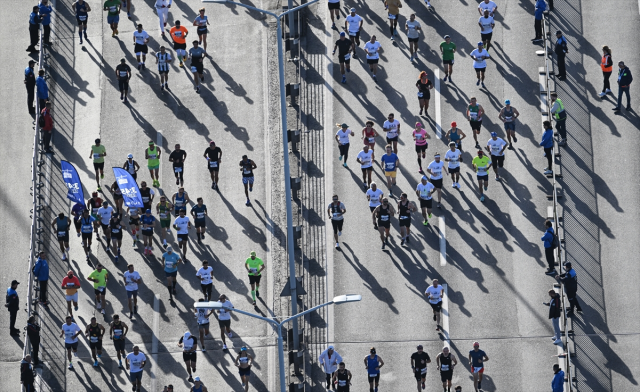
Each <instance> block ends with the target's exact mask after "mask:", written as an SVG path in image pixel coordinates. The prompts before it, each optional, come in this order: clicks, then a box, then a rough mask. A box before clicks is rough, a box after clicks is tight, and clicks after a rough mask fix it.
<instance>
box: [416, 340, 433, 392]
mask: <svg viewBox="0 0 640 392" xmlns="http://www.w3.org/2000/svg"><path fill="white" fill-rule="evenodd" d="M416 349H417V350H418V351H416V352H415V353H413V354H411V369H412V370H413V374H414V376H415V377H416V381H417V383H418V392H420V387H422V389H424V388H425V385H424V382H425V381H426V379H427V364H428V363H431V358H429V354H427V353H426V352H425V351H423V349H424V348H423V347H422V345H421V344H419V345H418V347H416Z"/></svg>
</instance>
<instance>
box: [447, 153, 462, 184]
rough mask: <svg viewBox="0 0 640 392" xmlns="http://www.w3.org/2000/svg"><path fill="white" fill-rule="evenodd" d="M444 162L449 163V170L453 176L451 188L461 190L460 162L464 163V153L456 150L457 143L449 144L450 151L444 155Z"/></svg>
mask: <svg viewBox="0 0 640 392" xmlns="http://www.w3.org/2000/svg"><path fill="white" fill-rule="evenodd" d="M444 161H445V162H447V163H448V164H447V169H448V170H449V174H451V181H452V184H451V186H452V187H454V188H458V190H460V183H459V182H458V181H460V162H462V152H461V151H460V150H458V149H457V148H456V143H455V142H450V143H449V150H448V151H447V152H446V154H444Z"/></svg>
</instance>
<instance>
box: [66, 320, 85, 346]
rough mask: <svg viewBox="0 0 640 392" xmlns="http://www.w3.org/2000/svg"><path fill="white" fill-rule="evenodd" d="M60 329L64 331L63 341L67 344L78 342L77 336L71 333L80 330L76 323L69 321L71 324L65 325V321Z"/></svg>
mask: <svg viewBox="0 0 640 392" xmlns="http://www.w3.org/2000/svg"><path fill="white" fill-rule="evenodd" d="M62 330H63V331H64V342H65V343H68V344H73V343H78V337H77V336H76V337H75V338H74V337H73V335H75V334H77V333H78V332H82V330H81V329H80V327H78V324H76V323H71V325H67V323H64V324H62Z"/></svg>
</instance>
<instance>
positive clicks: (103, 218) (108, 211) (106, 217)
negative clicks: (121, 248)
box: [97, 200, 113, 252]
mask: <svg viewBox="0 0 640 392" xmlns="http://www.w3.org/2000/svg"><path fill="white" fill-rule="evenodd" d="M97 214H98V218H99V219H100V226H101V227H102V234H103V235H104V237H105V238H106V240H107V252H109V251H111V248H110V245H111V230H110V229H109V223H111V218H112V217H113V207H111V206H110V205H109V202H108V201H106V200H105V201H103V202H102V207H100V208H98V212H97ZM99 240H100V237H98V241H99Z"/></svg>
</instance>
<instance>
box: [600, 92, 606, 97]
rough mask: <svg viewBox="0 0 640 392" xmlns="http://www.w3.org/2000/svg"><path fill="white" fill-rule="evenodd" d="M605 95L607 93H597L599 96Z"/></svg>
mask: <svg viewBox="0 0 640 392" xmlns="http://www.w3.org/2000/svg"><path fill="white" fill-rule="evenodd" d="M605 95H607V93H600V94H598V96H599V97H604V96H605Z"/></svg>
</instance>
